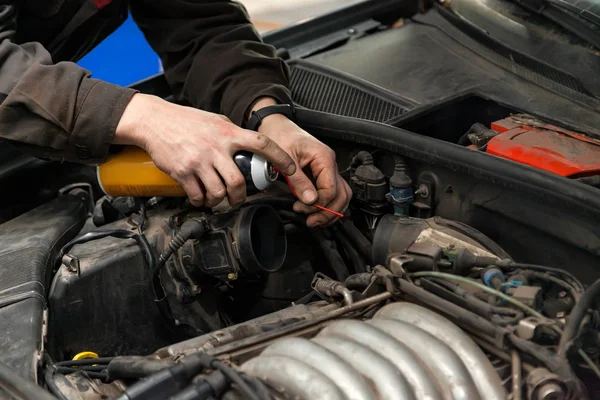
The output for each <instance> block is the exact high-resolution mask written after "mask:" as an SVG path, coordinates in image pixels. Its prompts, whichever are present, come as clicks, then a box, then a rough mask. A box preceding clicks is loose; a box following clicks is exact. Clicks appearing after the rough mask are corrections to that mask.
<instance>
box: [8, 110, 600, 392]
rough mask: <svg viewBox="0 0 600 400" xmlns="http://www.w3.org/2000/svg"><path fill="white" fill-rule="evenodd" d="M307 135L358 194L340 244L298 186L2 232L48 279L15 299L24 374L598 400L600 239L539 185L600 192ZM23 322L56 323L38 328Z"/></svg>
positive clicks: (335, 129) (71, 190)
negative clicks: (302, 199) (332, 154)
mask: <svg viewBox="0 0 600 400" xmlns="http://www.w3.org/2000/svg"><path fill="white" fill-rule="evenodd" d="M303 113H306V114H305V115H304V114H303ZM303 115H304V116H303ZM299 118H300V119H301V120H303V121H306V123H305V126H306V128H308V129H311V126H314V127H313V128H312V129H311V130H312V131H314V132H316V134H317V137H319V138H320V139H321V140H324V141H325V142H326V143H328V144H329V145H330V146H331V147H332V148H333V149H334V150H335V151H336V154H337V158H338V163H339V169H340V171H341V173H342V175H343V177H344V178H345V179H346V180H347V181H348V182H349V183H350V186H351V188H352V191H353V199H352V202H351V204H350V208H349V209H348V210H346V211H345V217H344V218H343V219H341V220H340V221H338V222H336V223H335V224H333V225H332V226H329V227H326V228H314V229H309V228H307V227H306V224H305V218H306V217H305V216H304V215H303V214H297V213H295V212H293V210H292V205H293V203H294V201H295V199H294V197H293V196H292V195H291V193H290V191H289V188H288V187H287V185H286V182H285V180H283V179H281V178H280V179H279V180H277V181H275V182H274V183H273V184H272V185H271V186H270V187H269V188H268V189H267V190H266V191H264V192H262V193H259V194H256V195H253V196H251V197H249V198H248V201H247V202H246V203H245V204H243V205H242V206H239V207H236V208H230V207H229V206H228V205H227V204H221V205H219V206H218V207H216V208H214V209H212V210H210V209H197V208H193V207H190V206H189V204H188V203H187V202H186V201H185V200H184V199H180V198H133V197H131V198H122V197H114V198H113V197H110V196H102V195H100V194H98V193H94V191H95V190H97V188H95V187H94V185H93V184H90V183H85V182H81V183H72V184H71V185H69V186H67V187H65V188H63V190H61V191H60V195H59V196H58V197H56V198H55V199H54V200H52V201H50V202H49V203H46V204H44V205H42V206H39V207H37V208H35V209H34V210H31V211H29V212H27V213H25V214H22V215H20V216H18V217H16V218H14V219H12V220H10V221H8V222H5V223H4V224H2V225H0V235H5V236H4V237H5V238H7V237H11V238H12V242H11V243H14V246H16V247H15V249H16V250H14V251H12V252H8V253H5V254H4V255H3V257H7V255H8V256H13V260H14V261H13V263H12V265H13V268H21V269H22V270H23V271H33V272H32V273H33V275H32V278H29V277H28V276H26V275H27V274H25V275H22V276H20V277H18V279H21V281H20V282H18V281H15V280H13V282H12V284H11V286H10V287H6V285H5V287H6V289H3V291H2V293H6V294H10V296H9V297H6V296H5V298H6V299H9V300H10V299H11V300H10V301H5V302H4V303H3V304H4V307H3V308H0V312H6V313H10V312H12V314H6V317H3V318H4V320H5V323H10V326H11V327H12V328H11V329H10V330H9V331H10V332H13V335H12V336H10V335H9V336H6V337H5V338H4V339H3V343H2V344H3V346H4V348H6V345H7V344H9V341H10V340H12V341H13V343H11V347H10V349H11V351H9V352H7V355H8V354H10V353H11V352H12V354H13V357H14V360H18V361H14V363H15V365H17V366H18V368H17V369H19V368H20V369H21V370H22V371H23V372H24V373H25V374H28V375H30V376H31V377H32V379H35V380H36V381H37V382H39V384H40V385H41V386H43V387H45V388H47V390H49V391H50V392H52V393H53V394H54V395H55V396H56V397H58V398H66V399H106V398H118V399H165V398H169V399H204V398H219V399H220V398H222V399H237V398H252V399H255V398H257V399H267V398H268V399H275V398H280V399H317V398H318V399H378V398H385V399H421V398H427V399H483V398H485V399H506V398H509V396H510V398H512V399H521V398H525V399H570V398H578V399H581V398H593V393H595V392H594V390H596V388H597V386H596V385H597V382H598V377H597V376H596V375H595V374H596V373H598V370H597V366H596V365H597V362H598V355H599V354H600V353H599V349H600V341H599V340H600V338H599V337H598V335H597V331H598V321H599V319H598V314H597V313H598V311H597V308H596V306H595V301H596V297H597V296H596V294H597V291H598V286H599V284H598V283H593V284H592V282H594V281H596V279H597V277H598V273H597V272H596V266H597V260H598V254H597V251H598V247H594V246H595V244H594V243H596V242H597V241H598V236H597V235H596V236H593V234H592V235H590V233H592V232H594V231H593V229H596V230H597V229H598V226H597V224H595V223H594V219H593V217H588V218H587V219H585V218H580V213H584V214H586V213H588V214H587V215H591V214H589V211H588V210H586V209H585V208H584V207H580V208H572V207H571V204H570V203H569V201H571V202H573V201H574V199H573V197H572V196H570V197H568V198H569V199H570V200H565V199H566V198H567V197H561V196H564V195H565V194H566V193H567V192H569V191H563V192H561V191H555V192H554V193H552V192H551V191H550V192H548V191H547V190H546V191H545V192H544V191H543V190H544V189H547V188H543V185H542V187H540V186H539V185H537V186H531V184H530V182H531V181H532V180H533V179H534V178H535V177H536V176H537V175H539V176H540V177H542V178H543V179H544V180H545V182H546V184H553V185H559V186H560V185H567V186H568V187H570V188H571V191H570V192H569V194H575V196H577V191H579V193H580V195H581V194H586V193H590V192H592V193H593V192H595V191H596V190H597V189H595V188H593V187H592V186H589V185H587V184H585V183H582V182H577V181H576V180H569V179H565V178H564V177H561V176H559V175H557V174H551V173H549V172H546V171H542V170H541V169H540V168H537V169H534V168H531V167H529V166H524V165H522V164H518V163H515V162H512V161H507V160H504V159H502V157H499V156H491V155H489V154H485V153H486V152H485V151H481V149H479V150H477V151H474V149H473V148H472V147H471V148H469V146H472V145H474V144H475V143H471V144H470V145H466V146H455V145H453V146H452V147H447V146H448V144H446V143H442V144H441V145H442V146H444V148H447V149H448V150H449V152H446V153H445V154H443V153H437V149H436V148H435V146H434V147H431V146H430V147H429V150H428V153H424V154H427V155H426V157H424V158H422V157H420V156H419V149H418V146H424V147H425V146H429V145H431V143H421V142H422V141H416V142H414V147H412V149H413V151H412V152H409V151H406V150H400V151H398V148H396V147H394V145H393V144H392V143H393V142H394V140H396V142H397V143H402V146H406V147H405V149H406V148H408V147H409V146H412V144H411V140H412V138H414V139H416V138H417V137H418V136H419V135H415V134H411V133H410V132H405V131H402V130H399V129H397V128H394V127H388V126H384V125H381V124H375V123H372V122H369V121H358V120H354V119H348V118H344V117H339V116H332V115H328V114H323V113H316V112H313V111H302V112H300V114H299ZM325 122H326V123H325ZM318 126H320V127H321V128H320V129H319V128H317V127H318ZM524 126H525V125H524ZM523 129H525V128H523ZM340 132H343V133H342V134H340ZM364 132H368V134H366V133H364ZM480 132H481V131H477V132H475V136H477V133H480ZM388 133H390V134H393V135H392V136H389V137H388V136H386V135H387V134H388ZM473 134H474V132H473V130H469V131H468V132H467V133H465V135H466V136H467V137H468V136H469V135H471V139H473ZM480 136H484V135H480ZM488 136H489V137H492V138H493V137H495V136H496V135H495V134H488ZM394 138H395V139H394ZM363 139H364V140H368V142H369V143H362V144H361V140H363ZM401 139H402V140H401ZM475 139H477V138H475ZM432 140H433V139H432ZM472 141H473V140H472ZM475 141H476V140H475ZM436 142H437V143H440V142H439V141H436ZM417 143H419V144H417ZM478 147H481V144H480V146H478ZM451 150H454V151H458V152H460V153H461V154H462V155H463V156H465V157H467V158H473V157H484V159H485V160H487V161H486V165H487V167H488V168H487V169H485V170H484V169H481V170H477V171H476V170H468V169H465V168H464V167H459V166H458V164H454V165H455V166H454V167H452V166H451V165H450V164H448V162H449V161H448V160H449V159H448V158H447V159H446V161H442V158H443V157H452V154H451ZM436 154H439V157H442V158H440V159H436V157H438V156H437V155H436ZM494 163H499V165H500V166H502V168H503V169H502V173H503V177H500V178H494V179H490V178H489V176H488V175H486V174H489V173H490V171H493V169H494ZM469 165H470V166H471V168H476V166H477V162H476V161H473V160H470V164H469ZM511 168H514V169H515V171H514V172H511ZM513 173H514V174H516V175H515V176H520V177H521V178H522V179H521V180H520V182H519V183H514V182H512V183H511V182H508V183H507V178H509V177H510V176H511V174H513ZM519 184H521V186H519ZM557 187H558V186H557ZM592 212H597V211H592ZM590 226H591V227H592V228H590ZM590 229H592V230H590ZM6 235H8V236H6ZM584 236H585V237H586V238H585V239H583V240H580V241H577V240H578V238H584ZM44 238H49V239H48V240H50V242H51V243H53V246H48V247H44V245H43V242H44V240H46V239H44ZM67 239H69V240H67ZM586 241H587V242H586ZM58 244H60V246H58ZM588 244H589V245H590V246H591V247H588ZM19 249H20V250H19ZM23 249H26V250H23ZM27 249H29V250H27ZM36 249H42V250H43V251H39V252H37V251H36ZM28 251H29V253H28ZM14 256H16V257H17V258H14ZM23 265H25V266H27V265H29V266H30V267H32V268H30V269H29V270H28V269H27V268H26V267H23ZM3 282H4V281H3ZM44 282H45V283H44ZM9 283H10V282H9ZM40 287H42V289H40ZM43 287H48V288H49V289H48V291H47V298H46V296H45V295H44V294H43V293H44V291H43ZM28 302H29V303H28ZM15 306H18V307H25V308H24V309H21V310H18V311H17V310H14V311H10V310H11V307H15ZM590 309H591V310H593V311H592V312H590V311H589V310H590ZM23 310H28V311H27V312H32V311H35V312H34V315H38V313H39V321H38V320H37V319H36V318H32V319H31V320H29V321H27V322H23V324H22V326H20V327H18V326H17V325H18V324H17V322H16V321H15V320H14V318H16V315H17V314H18V316H20V317H21V318H23V317H24V316H26V315H27V312H24V311H23ZM11 315H12V317H11ZM13 317H14V318H13ZM11 318H13V320H11ZM32 324H33V325H32ZM37 329H39V332H41V333H42V338H39V337H37V338H36V339H35V340H34V341H33V342H28V341H27V340H28V339H27V338H28V337H29V336H31V335H30V334H29V332H30V331H32V332H33V333H34V334H35V332H36V331H37ZM32 337H35V335H34V336H32ZM19 341H21V342H20V343H21V345H20V346H16V347H15V346H14V343H19ZM9 360H10V358H9ZM46 393H47V392H46Z"/></svg>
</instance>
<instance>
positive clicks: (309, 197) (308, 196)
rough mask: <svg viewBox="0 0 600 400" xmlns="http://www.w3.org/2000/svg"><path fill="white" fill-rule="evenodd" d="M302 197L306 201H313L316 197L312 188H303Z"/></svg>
mask: <svg viewBox="0 0 600 400" xmlns="http://www.w3.org/2000/svg"><path fill="white" fill-rule="evenodd" d="M302 197H303V198H304V200H305V201H308V202H313V201H315V200H316V199H317V194H316V193H315V191H314V190H310V189H308V190H305V191H304V193H302Z"/></svg>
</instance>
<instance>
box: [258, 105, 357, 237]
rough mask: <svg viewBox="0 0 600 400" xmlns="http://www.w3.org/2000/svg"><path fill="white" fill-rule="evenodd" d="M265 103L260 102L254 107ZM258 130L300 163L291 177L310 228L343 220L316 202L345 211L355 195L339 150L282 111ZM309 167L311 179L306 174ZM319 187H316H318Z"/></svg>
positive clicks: (300, 207) (270, 116)
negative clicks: (339, 163) (343, 173)
mask: <svg viewBox="0 0 600 400" xmlns="http://www.w3.org/2000/svg"><path fill="white" fill-rule="evenodd" d="M260 106H264V104H262V105H258V104H257V105H256V106H255V107H254V109H255V110H256V109H258V108H260ZM258 131H259V132H260V133H262V134H263V135H265V136H267V137H269V138H270V139H272V140H273V141H274V142H275V143H277V144H278V145H279V146H280V147H281V148H282V149H283V150H284V151H285V152H286V153H288V154H289V155H290V156H291V157H292V159H293V160H294V161H295V162H296V172H295V173H294V174H293V175H290V176H289V177H288V178H289V180H290V184H291V186H292V188H293V189H294V191H295V192H296V194H297V196H298V197H299V200H300V201H299V202H297V203H296V204H294V211H296V212H303V213H306V214H310V215H309V216H308V218H307V220H306V224H307V225H308V226H309V227H317V226H327V225H329V224H331V223H333V222H335V221H337V220H338V219H339V217H337V216H335V215H334V214H331V213H329V212H326V211H322V210H319V209H317V208H316V207H314V205H315V204H318V205H321V206H324V207H326V208H329V209H331V210H334V211H337V212H341V213H343V212H344V211H346V208H347V207H348V203H349V202H350V199H351V197H352V190H351V189H350V187H349V186H348V184H347V183H346V181H345V180H344V179H343V178H342V177H341V175H340V174H339V171H338V168H337V164H336V161H335V153H334V151H333V150H332V149H331V148H329V147H328V146H327V145H325V144H323V143H321V142H320V141H319V140H317V139H316V138H315V137H313V136H311V135H310V134H309V133H308V132H306V131H304V130H303V129H301V128H300V127H299V126H298V125H296V124H295V123H294V122H292V121H290V120H289V119H288V118H287V117H285V116H284V115H281V114H273V115H269V116H268V117H266V118H264V119H263V121H262V123H261V125H260V127H259V129H258ZM305 168H306V169H308V171H310V173H311V175H312V179H313V180H314V184H313V182H311V180H310V179H309V178H308V177H307V176H306V174H305V173H304V171H303V170H304V169H305ZM315 186H316V188H315Z"/></svg>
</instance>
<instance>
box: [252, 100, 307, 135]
mask: <svg viewBox="0 0 600 400" xmlns="http://www.w3.org/2000/svg"><path fill="white" fill-rule="evenodd" d="M272 114H283V115H285V116H286V117H288V118H289V119H290V120H292V121H294V120H295V112H294V107H293V106H292V105H291V104H275V105H272V106H267V107H263V108H261V109H260V110H257V111H252V115H251V116H250V119H249V120H248V122H247V123H246V129H249V130H251V131H257V130H258V128H259V127H260V124H261V123H262V120H263V119H264V118H266V117H268V116H269V115H272Z"/></svg>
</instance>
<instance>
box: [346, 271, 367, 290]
mask: <svg viewBox="0 0 600 400" xmlns="http://www.w3.org/2000/svg"><path fill="white" fill-rule="evenodd" d="M373 278H374V275H373V274H371V273H362V274H354V275H350V276H349V277H348V278H346V281H345V282H344V286H346V287H347V288H348V289H350V290H355V289H356V290H364V289H366V288H367V286H369V285H370V284H371V281H372V280H373Z"/></svg>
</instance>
